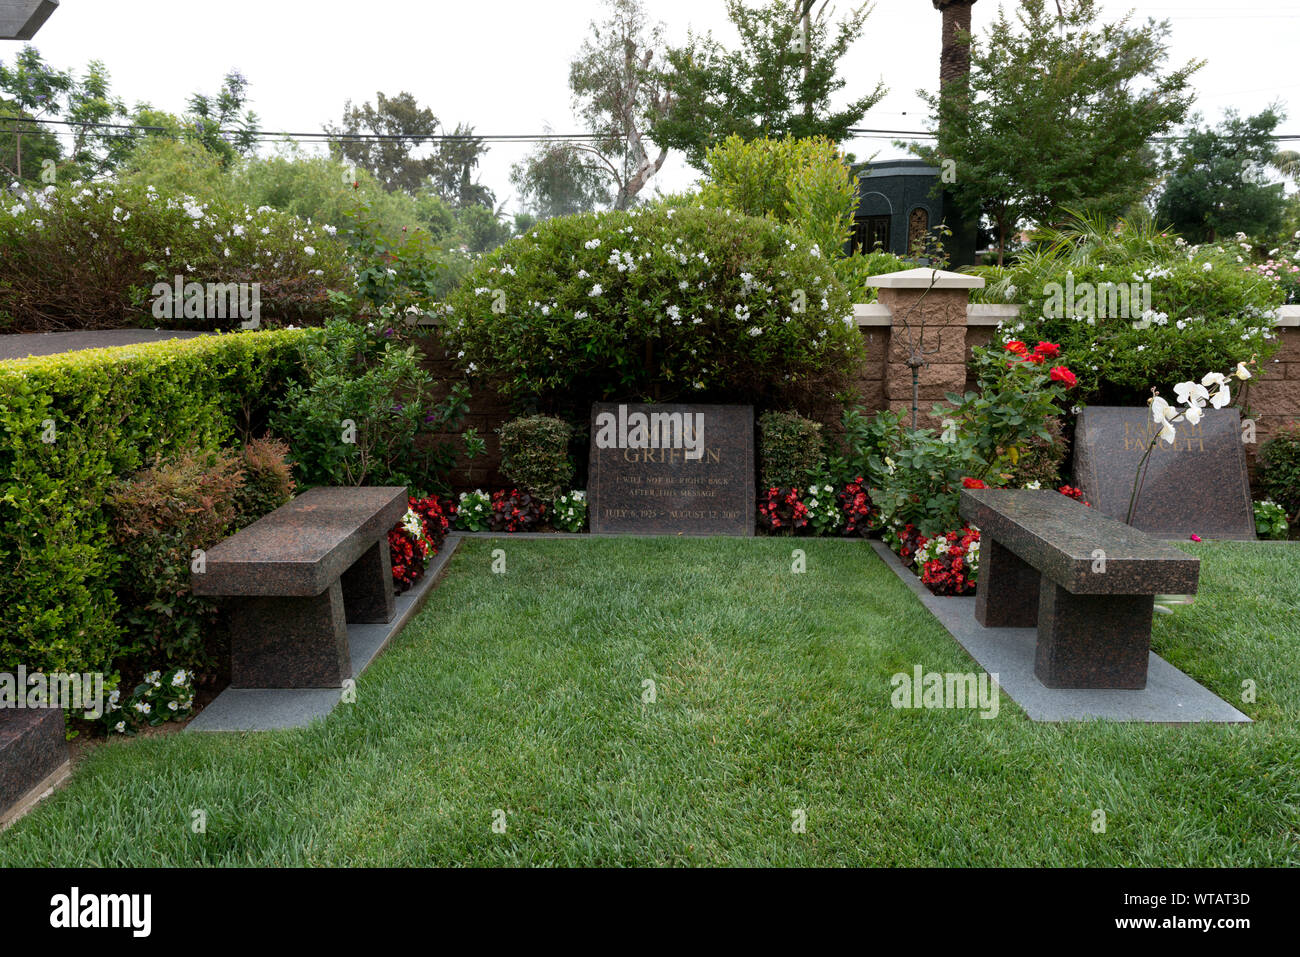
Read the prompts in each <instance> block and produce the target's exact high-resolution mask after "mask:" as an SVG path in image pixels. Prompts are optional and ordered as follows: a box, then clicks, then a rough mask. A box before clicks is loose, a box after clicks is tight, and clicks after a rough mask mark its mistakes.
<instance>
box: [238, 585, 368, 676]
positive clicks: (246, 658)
mask: <svg viewBox="0 0 1300 957" xmlns="http://www.w3.org/2000/svg"><path fill="white" fill-rule="evenodd" d="M226 608H227V611H228V613H229V615H230V685H231V687H233V688H339V687H342V685H343V682H344V680H345V679H347V678H351V677H352V659H351V656H350V654H349V651H348V626H347V615H346V612H345V609H344V602H343V587H342V585H341V584H340V582H339V581H338V579H335V581H334V583H333V584H331V585H330V586H329V588H327V589H325V591H323V592H321V593H320V594H319V595H315V596H312V597H293V598H284V597H265V596H246V597H241V598H236V599H230V600H228V601H227V602H226Z"/></svg>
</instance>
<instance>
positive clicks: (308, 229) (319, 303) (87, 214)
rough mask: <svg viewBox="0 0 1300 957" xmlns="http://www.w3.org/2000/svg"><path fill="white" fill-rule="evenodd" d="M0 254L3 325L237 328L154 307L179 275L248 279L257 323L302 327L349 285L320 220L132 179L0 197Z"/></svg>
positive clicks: (233, 322)
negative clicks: (254, 288)
mask: <svg viewBox="0 0 1300 957" xmlns="http://www.w3.org/2000/svg"><path fill="white" fill-rule="evenodd" d="M0 261H3V262H4V264H5V266H4V271H5V276H4V282H3V283H0V331H4V332H33V331H46V330H51V329H78V328H88V329H106V328H117V327H124V326H148V327H150V328H154V327H158V326H163V327H170V328H193V329H212V328H237V327H238V325H239V322H240V317H227V318H226V319H224V320H222V319H215V318H212V317H205V318H194V317H191V318H185V317H184V316H183V315H177V316H176V318H167V317H165V316H164V317H159V316H157V315H155V310H154V300H155V297H154V294H153V290H154V287H155V286H156V285H157V284H158V283H167V284H172V283H173V282H174V281H175V278H176V277H177V276H180V277H183V279H184V281H185V282H187V283H189V282H196V283H202V284H206V283H214V284H223V285H224V284H227V283H249V284H252V283H257V284H258V285H259V287H260V288H259V299H260V313H261V316H260V319H261V322H262V324H263V325H267V326H275V325H284V324H290V323H293V324H298V325H303V324H306V323H313V322H317V321H319V320H321V319H323V318H324V317H326V316H327V315H329V314H330V312H331V309H332V306H331V304H330V298H329V291H330V290H332V289H340V288H346V287H348V286H350V285H351V282H352V279H351V274H350V270H349V268H348V266H347V264H346V262H345V255H344V249H343V245H342V243H341V242H339V241H338V240H337V239H336V238H335V237H333V236H332V235H331V232H330V228H329V227H322V226H313V225H312V224H311V223H309V222H306V221H304V220H301V219H298V218H297V217H295V216H291V215H288V214H285V213H281V212H277V211H276V210H273V209H271V208H270V207H267V206H263V207H261V208H259V209H250V208H247V207H245V206H242V205H240V206H236V205H229V204H220V203H216V202H213V203H200V202H198V201H197V200H195V199H193V198H191V197H189V196H184V195H166V194H164V193H163V192H160V191H158V190H156V189H154V188H153V187H151V186H141V185H138V184H129V185H121V184H116V183H68V184H64V185H59V186H49V187H47V188H46V189H44V190H42V191H36V192H33V193H31V194H30V195H29V196H28V197H27V198H26V199H25V200H20V199H16V198H13V197H10V198H8V199H5V200H3V201H0ZM176 305H177V306H179V305H180V304H179V303H178V304H176ZM178 312H179V310H178Z"/></svg>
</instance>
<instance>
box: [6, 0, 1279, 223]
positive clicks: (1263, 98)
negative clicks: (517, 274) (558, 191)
mask: <svg viewBox="0 0 1300 957" xmlns="http://www.w3.org/2000/svg"><path fill="white" fill-rule="evenodd" d="M1013 2H1014V0H979V2H978V3H977V4H976V6H975V8H974V27H975V32H976V33H977V34H979V33H982V32H983V30H984V28H985V27H986V26H987V24H988V23H990V22H991V20H992V19H993V16H994V13H995V10H996V8H997V6H998V5H999V3H1003V4H1009V3H1013ZM851 5H852V2H851V0H838V3H837V6H838V7H839V8H840V9H841V10H846V9H848V8H849V7H850V6H851ZM1103 6H1104V7H1105V9H1106V10H1107V13H1108V14H1114V15H1118V14H1121V13H1123V12H1124V11H1127V10H1130V9H1135V10H1136V11H1137V13H1138V15H1139V16H1140V17H1145V16H1147V15H1150V16H1153V17H1156V18H1159V19H1165V18H1167V19H1170V20H1171V21H1172V23H1173V40H1172V45H1171V62H1174V63H1179V64H1181V63H1183V62H1185V61H1187V60H1190V59H1194V58H1199V59H1204V60H1206V61H1208V62H1207V64H1206V66H1205V67H1204V69H1202V70H1201V72H1200V73H1199V74H1198V75H1197V78H1196V88H1197V91H1198V102H1197V108H1199V109H1200V110H1202V111H1203V112H1204V113H1205V114H1206V115H1207V117H1210V118H1214V119H1217V117H1218V116H1219V115H1220V113H1221V112H1222V110H1223V108H1224V107H1228V106H1235V107H1237V108H1238V109H1239V110H1241V111H1242V112H1243V113H1252V112H1257V111H1258V110H1260V109H1262V108H1263V107H1265V106H1267V105H1268V104H1269V103H1270V102H1272V101H1274V100H1280V101H1282V102H1283V103H1284V104H1287V105H1290V104H1300V71H1298V70H1297V63H1298V62H1300V55H1298V54H1297V46H1298V45H1300V0H1274V2H1272V3H1265V2H1264V0H1240V2H1239V3H1236V4H1233V3H1231V2H1229V0H1181V2H1177V3H1176V2H1174V0H1155V2H1153V3H1141V2H1121V0H1104V2H1103ZM600 7H601V4H600V2H599V0H555V2H543V0H479V2H474V3H462V2H444V0H374V2H357V0H348V2H340V0H220V2H218V0H62V4H61V6H60V8H59V9H58V10H57V11H56V12H55V13H54V15H53V16H52V17H51V18H50V20H49V21H48V22H47V23H46V25H45V27H44V29H42V31H41V32H40V33H39V34H38V35H37V37H36V39H35V41H33V42H34V45H35V46H36V47H37V48H38V49H39V50H40V51H41V52H42V54H44V56H45V57H46V59H47V60H48V61H49V62H50V63H52V64H53V65H54V66H56V67H60V68H66V67H76V68H78V69H80V68H82V67H84V65H85V63H86V62H87V61H88V60H90V59H92V58H93V59H100V60H103V61H104V63H105V64H107V66H108V69H109V72H110V73H111V75H112V78H113V83H114V88H115V92H116V93H117V94H118V95H119V96H122V97H123V98H124V99H126V100H127V101H128V103H134V102H135V101H137V100H147V101H149V102H150V103H152V104H153V105H154V106H156V107H160V108H163V109H166V110H171V111H174V112H180V111H182V110H183V108H184V104H185V98H186V97H187V96H188V95H189V94H190V93H191V92H193V91H194V90H196V89H202V90H204V91H207V92H215V91H216V90H217V88H218V87H219V85H220V82H221V78H222V76H223V75H224V74H225V73H226V71H227V70H229V69H230V68H232V67H237V68H238V69H239V70H240V71H241V72H243V73H244V75H245V76H247V77H248V79H249V82H250V93H251V96H252V99H253V108H254V109H255V110H256V111H257V112H258V114H259V115H260V116H261V118H262V121H263V127H264V128H265V129H269V130H290V131H294V132H299V131H315V130H319V129H320V128H321V126H322V124H324V123H325V122H327V121H331V120H334V121H337V119H338V117H339V116H340V114H341V112H342V107H343V102H344V100H346V99H348V98H352V99H353V100H357V101H361V100H366V99H373V97H374V94H375V92H376V91H377V90H382V91H384V92H385V93H389V94H392V93H397V92H399V91H402V90H407V91H410V92H411V93H413V94H414V95H415V96H416V97H417V98H418V99H419V100H420V101H421V102H422V103H425V104H427V105H429V106H430V107H431V108H432V109H433V111H434V113H435V114H437V116H438V117H439V119H441V120H442V121H443V122H444V123H445V124H446V125H447V126H448V127H452V126H454V125H455V124H456V123H458V122H461V121H465V122H469V123H472V124H473V125H474V126H475V128H476V130H477V131H478V132H480V133H524V132H527V133H532V132H542V131H543V130H544V129H546V128H548V127H549V128H550V129H551V130H553V131H555V132H577V131H579V127H578V124H577V123H576V122H575V120H574V117H573V114H572V111H571V107H570V101H569V90H568V66H569V61H570V59H571V58H572V56H573V54H574V52H575V51H576V50H577V48H578V46H579V45H580V44H581V42H582V39H583V37H584V36H585V34H586V32H587V25H588V22H589V21H590V20H591V19H592V18H593V17H595V16H596V15H597V14H598V13H599V11H600ZM647 8H648V9H649V10H650V12H651V14H652V15H653V16H654V17H655V18H657V19H659V20H661V21H663V23H664V24H665V25H666V28H667V37H668V40H669V42H670V43H675V42H678V41H681V40H683V39H684V38H685V36H686V31H687V28H688V27H690V28H693V29H694V30H695V31H697V32H703V31H705V30H710V29H711V30H713V31H714V33H715V35H717V36H718V37H719V38H720V39H722V40H723V42H726V43H730V42H731V41H732V39H733V38H734V32H733V31H732V30H731V29H730V25H729V23H728V22H727V19H726V16H725V11H724V5H723V3H722V0H647ZM939 23H940V14H939V13H938V12H937V11H935V10H934V8H933V6H932V4H931V3H930V2H929V0H877V2H876V4H875V11H874V12H873V13H872V15H871V17H870V18H869V20H868V21H867V28H866V31H865V33H864V36H863V37H862V39H861V40H860V41H859V42H858V43H857V45H856V46H855V48H854V49H853V50H852V51H851V52H850V54H849V55H848V56H847V57H846V58H845V60H844V61H843V68H844V73H845V75H846V76H848V77H849V85H848V86H847V87H846V88H845V90H844V91H843V93H844V96H845V98H848V97H849V96H852V95H860V94H861V93H862V92H865V91H866V90H869V89H870V88H872V87H873V86H874V85H875V83H876V81H877V80H878V79H880V78H883V79H884V80H885V83H886V85H887V86H888V87H889V91H890V92H889V94H888V95H887V96H886V97H885V98H884V99H883V100H882V101H881V102H880V103H879V104H878V105H877V107H876V108H875V109H874V110H872V111H871V113H869V114H868V115H867V117H866V119H865V120H864V122H863V125H864V126H868V127H873V128H884V129H921V128H922V124H923V122H924V120H925V114H924V109H923V106H922V104H921V102H920V101H919V100H918V99H917V97H916V90H917V88H918V87H922V88H926V89H934V88H936V87H937V86H938V69H939ZM16 46H17V44H11V43H0V58H4V57H5V56H6V55H7V54H9V53H10V50H11V48H14V47H16ZM1291 112H1292V113H1293V114H1296V115H1293V116H1292V117H1290V118H1289V119H1287V120H1286V121H1284V122H1283V124H1282V127H1281V132H1300V107H1296V106H1291ZM527 148H528V147H527V146H526V145H524V144H501V145H496V146H494V147H493V148H492V150H491V152H490V153H489V154H488V156H487V158H486V160H485V162H484V165H483V167H482V175H481V178H482V180H483V182H485V183H486V184H487V185H488V186H490V187H491V188H492V189H493V190H495V191H496V194H497V199H498V202H501V201H503V200H506V201H508V203H507V205H508V208H509V209H511V210H513V209H514V207H515V203H514V200H513V196H512V193H511V188H510V183H509V179H508V176H509V171H510V166H511V164H512V163H513V162H515V161H516V160H518V159H519V158H520V157H521V156H522V155H523V154H524V153H525V152H526V151H527ZM849 148H850V149H852V150H853V151H854V152H855V153H857V155H858V156H859V158H863V159H865V158H867V157H869V156H870V155H871V154H872V153H873V152H875V151H877V150H879V151H880V153H879V155H880V156H881V157H882V158H883V157H885V156H890V155H897V151H896V150H895V149H894V148H893V147H892V146H891V144H890V142H889V140H888V139H883V140H871V139H862V140H859V141H856V142H855V143H853V144H852V145H851V146H850V147H849ZM1291 148H1300V146H1296V145H1292V147H1291ZM694 175H695V174H694V172H693V171H692V170H691V169H690V168H689V167H688V166H686V164H685V163H684V162H682V161H681V160H680V158H679V157H678V156H676V155H674V156H670V158H669V160H668V163H667V164H666V165H665V167H664V170H663V171H662V173H661V174H660V176H659V177H657V178H656V180H655V181H654V182H655V183H657V184H658V185H659V186H660V188H661V189H663V190H665V191H670V190H675V189H681V188H683V187H685V186H686V185H688V184H689V183H690V182H691V181H692V180H693V179H694Z"/></svg>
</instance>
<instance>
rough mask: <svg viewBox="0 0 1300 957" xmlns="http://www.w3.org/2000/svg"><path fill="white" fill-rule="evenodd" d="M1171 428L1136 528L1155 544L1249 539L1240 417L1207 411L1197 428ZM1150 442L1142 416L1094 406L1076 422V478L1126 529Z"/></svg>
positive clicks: (1153, 462) (1160, 445)
mask: <svg viewBox="0 0 1300 957" xmlns="http://www.w3.org/2000/svg"><path fill="white" fill-rule="evenodd" d="M1174 428H1175V429H1176V432H1177V435H1176V437H1175V440H1174V442H1173V444H1170V443H1168V442H1165V441H1164V440H1163V439H1161V440H1160V441H1158V442H1157V443H1156V445H1155V449H1154V450H1153V451H1152V453H1151V458H1150V460H1149V463H1148V467H1147V471H1146V479H1145V481H1144V482H1143V483H1142V488H1141V492H1140V494H1139V496H1138V499H1137V506H1136V508H1135V510H1134V514H1133V526H1134V527H1135V528H1138V529H1141V530H1142V531H1144V532H1147V533H1148V534H1151V535H1154V536H1156V537H1157V538H1170V539H1174V538H1179V539H1185V538H1187V537H1188V536H1190V535H1193V534H1195V535H1200V536H1203V537H1205V538H1227V539H1254V537H1255V517H1254V508H1253V506H1252V504H1251V497H1250V483H1249V480H1248V479H1247V476H1246V453H1245V450H1244V448H1243V447H1242V442H1241V435H1242V430H1241V415H1240V413H1239V412H1238V411H1237V410H1236V409H1206V410H1205V416H1204V417H1203V418H1202V419H1201V421H1200V422H1198V423H1197V424H1195V425H1192V424H1191V423H1189V422H1178V423H1176V424H1175V426H1174ZM1155 434H1156V426H1155V423H1154V422H1153V421H1152V420H1151V412H1150V410H1149V409H1147V408H1129V407H1114V406H1091V407H1089V408H1087V409H1084V410H1083V411H1082V412H1081V413H1080V414H1079V421H1078V426H1077V429H1076V431H1075V437H1074V477H1075V482H1076V483H1077V484H1078V486H1079V487H1080V488H1081V489H1083V495H1084V498H1085V499H1087V500H1088V501H1089V502H1091V503H1092V506H1093V507H1094V508H1096V509H1099V510H1100V511H1101V512H1102V513H1103V514H1105V515H1109V516H1111V517H1112V518H1116V519H1118V520H1119V521H1121V522H1122V521H1124V518H1125V516H1126V515H1127V514H1128V508H1129V499H1130V497H1131V496H1132V494H1133V481H1134V478H1135V477H1136V475H1137V470H1138V464H1139V463H1140V462H1141V461H1142V456H1143V455H1144V454H1145V453H1146V450H1147V447H1148V446H1150V444H1151V440H1152V438H1153V437H1154V436H1155Z"/></svg>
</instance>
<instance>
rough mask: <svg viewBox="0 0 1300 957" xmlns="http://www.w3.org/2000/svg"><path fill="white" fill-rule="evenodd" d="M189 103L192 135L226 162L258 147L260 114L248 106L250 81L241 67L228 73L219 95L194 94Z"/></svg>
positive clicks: (187, 116) (230, 161)
mask: <svg viewBox="0 0 1300 957" xmlns="http://www.w3.org/2000/svg"><path fill="white" fill-rule="evenodd" d="M188 102H189V112H188V113H187V114H186V120H188V122H189V127H190V133H189V135H190V136H191V137H192V138H194V139H197V140H198V141H199V142H200V143H202V144H203V146H204V148H205V149H207V150H208V152H210V153H212V154H214V155H216V156H217V157H219V158H220V159H221V161H222V163H223V164H226V165H229V164H231V163H233V162H234V161H235V160H236V159H237V158H238V157H240V156H247V155H248V154H249V153H251V152H253V150H254V149H255V148H256V146H257V132H258V130H257V124H258V120H257V114H256V113H254V112H253V111H252V110H246V109H245V107H246V106H247V104H248V80H246V79H245V78H244V76H243V74H241V73H240V72H239V71H238V70H231V71H230V72H229V73H227V74H226V76H225V78H224V79H223V80H222V81H221V90H220V92H218V93H217V94H216V95H215V96H208V95H207V94H206V93H194V94H191V95H190V98H189V101H188Z"/></svg>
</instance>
